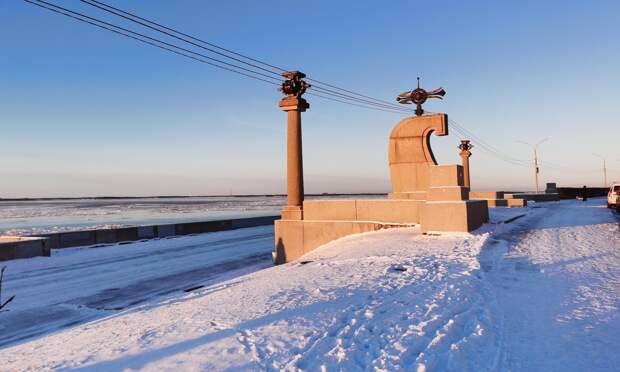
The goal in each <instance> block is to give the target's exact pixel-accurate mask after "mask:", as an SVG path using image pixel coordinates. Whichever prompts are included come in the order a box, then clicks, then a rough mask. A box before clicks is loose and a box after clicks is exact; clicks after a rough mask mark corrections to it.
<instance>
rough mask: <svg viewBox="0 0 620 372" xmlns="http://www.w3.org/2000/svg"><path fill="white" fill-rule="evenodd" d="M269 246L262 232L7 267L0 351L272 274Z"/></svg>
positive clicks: (75, 253) (61, 255) (70, 253)
mask: <svg viewBox="0 0 620 372" xmlns="http://www.w3.org/2000/svg"><path fill="white" fill-rule="evenodd" d="M273 239H274V238H273V227H272V226H264V227H256V228H249V229H241V230H235V231H227V232H219V233H211V234H204V235H197V236H185V237H178V238H173V239H162V240H155V241H146V242H140V243H134V244H127V245H115V246H109V247H103V248H82V249H67V250H59V251H55V252H54V254H53V257H51V258H43V257H41V258H36V259H29V260H17V261H9V262H7V263H5V264H6V266H7V271H6V274H5V280H4V283H3V291H2V294H3V296H4V298H6V296H9V295H16V297H15V300H14V301H13V302H12V303H11V304H10V305H9V306H8V311H4V312H2V313H0V347H4V346H7V345H9V344H14V343H18V342H20V341H24V340H26V339H31V338H34V337H36V336H39V335H42V334H44V333H49V332H51V331H55V330H58V329H62V328H66V327H70V326H73V325H77V324H81V323H84V322H87V321H91V320H94V319H98V318H102V317H107V316H111V315H112V316H113V315H115V314H118V313H120V312H124V311H134V310H135V307H136V305H140V304H144V303H146V302H147V301H148V304H149V305H150V304H151V303H156V302H157V300H162V299H164V298H165V297H166V296H169V295H174V294H179V293H182V291H186V292H189V291H191V290H192V289H193V288H195V287H199V286H202V285H205V284H212V283H214V282H217V281H221V280H224V279H228V278H231V277H234V276H236V275H241V274H243V273H246V272H249V271H254V270H259V269H261V268H264V267H269V266H271V251H272V249H273ZM156 299H157V300H156Z"/></svg>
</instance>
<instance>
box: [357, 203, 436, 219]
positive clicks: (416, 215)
mask: <svg viewBox="0 0 620 372" xmlns="http://www.w3.org/2000/svg"><path fill="white" fill-rule="evenodd" d="M423 204H424V201H421V200H406V199H405V200H397V199H384V200H373V199H368V200H367V199H359V200H357V201H356V206H357V220H358V221H374V222H385V223H402V224H417V223H420V209H421V206H422V205H423Z"/></svg>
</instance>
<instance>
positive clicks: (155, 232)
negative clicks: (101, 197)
mask: <svg viewBox="0 0 620 372" xmlns="http://www.w3.org/2000/svg"><path fill="white" fill-rule="evenodd" d="M278 218H280V216H263V217H250V218H239V219H230V220H220V221H204V222H187V223H175V224H166V225H150V226H135V227H121V228H116V229H100V230H83V231H67V232H59V233H51V234H41V235H37V236H36V238H45V239H46V242H47V243H46V244H47V246H48V249H61V248H71V247H80V246H89V245H96V244H114V243H120V242H131V241H137V240H143V239H154V238H166V237H169V236H176V235H190V234H203V233H209V232H216V231H225V230H234V229H241V228H245V227H256V226H264V225H273V221H274V220H276V219H278ZM32 237H33V238H34V236H32Z"/></svg>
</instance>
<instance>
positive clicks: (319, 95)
mask: <svg viewBox="0 0 620 372" xmlns="http://www.w3.org/2000/svg"><path fill="white" fill-rule="evenodd" d="M306 94H308V95H311V96H314V97H319V98H323V99H326V100H330V101H335V102H340V103H344V104H347V105H351V106H357V107H361V108H365V109H370V110H376V111H384V112H390V113H394V114H401V115H402V114H403V112H402V111H395V110H390V109H382V108H378V107H375V106H365V105H362V104H357V103H352V102H348V101H342V100H339V99H337V98H334V97H333V96H323V95H321V94H318V93H315V92H306Z"/></svg>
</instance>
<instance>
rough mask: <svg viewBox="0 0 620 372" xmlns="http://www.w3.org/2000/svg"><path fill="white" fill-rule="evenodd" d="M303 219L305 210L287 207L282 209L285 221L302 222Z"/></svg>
mask: <svg viewBox="0 0 620 372" xmlns="http://www.w3.org/2000/svg"><path fill="white" fill-rule="evenodd" d="M303 218H304V213H303V210H302V209H301V208H299V207H293V206H286V207H284V208H283V209H282V219H283V220H302V219H303Z"/></svg>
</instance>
